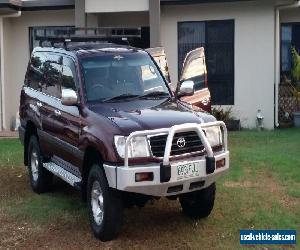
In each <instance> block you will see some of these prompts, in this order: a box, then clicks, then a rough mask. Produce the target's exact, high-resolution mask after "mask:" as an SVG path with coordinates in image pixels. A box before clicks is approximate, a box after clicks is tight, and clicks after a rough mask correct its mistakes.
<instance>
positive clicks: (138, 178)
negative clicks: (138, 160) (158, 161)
mask: <svg viewBox="0 0 300 250" xmlns="http://www.w3.org/2000/svg"><path fill="white" fill-rule="evenodd" d="M142 181H153V173H152V172H146V173H136V174H135V182H142Z"/></svg>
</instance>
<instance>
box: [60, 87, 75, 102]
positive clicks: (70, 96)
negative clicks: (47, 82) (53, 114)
mask: <svg viewBox="0 0 300 250" xmlns="http://www.w3.org/2000/svg"><path fill="white" fill-rule="evenodd" d="M61 103H62V104H63V105H66V106H74V105H77V103H78V97H77V94H76V92H75V91H74V90H73V89H63V90H62V91H61Z"/></svg>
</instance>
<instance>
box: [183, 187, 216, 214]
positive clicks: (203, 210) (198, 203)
mask: <svg viewBox="0 0 300 250" xmlns="http://www.w3.org/2000/svg"><path fill="white" fill-rule="evenodd" d="M215 194H216V184H215V183H213V184H211V185H210V186H209V187H207V188H204V189H202V190H199V191H195V192H192V193H187V194H182V195H181V196H180V197H179V201H180V204H181V207H182V210H183V213H184V214H186V215H187V216H189V217H192V218H195V219H199V218H206V217H208V216H209V215H210V213H211V211H212V209H213V207H214V201H215Z"/></svg>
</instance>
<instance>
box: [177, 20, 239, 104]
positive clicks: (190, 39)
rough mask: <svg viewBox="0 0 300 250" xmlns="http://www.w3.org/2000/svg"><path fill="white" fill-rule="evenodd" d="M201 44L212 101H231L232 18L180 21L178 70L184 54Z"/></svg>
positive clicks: (230, 102) (232, 64) (227, 102)
mask: <svg viewBox="0 0 300 250" xmlns="http://www.w3.org/2000/svg"><path fill="white" fill-rule="evenodd" d="M198 47H204V49H205V55H206V64H207V72H208V86H209V89H210V92H211V96H212V103H213V104H214V105H233V104H234V20H222V21H203V22H179V23H178V72H179V75H180V74H181V71H182V64H183V61H184V58H185V56H186V54H187V53H188V52H189V51H191V50H194V49H196V48H198Z"/></svg>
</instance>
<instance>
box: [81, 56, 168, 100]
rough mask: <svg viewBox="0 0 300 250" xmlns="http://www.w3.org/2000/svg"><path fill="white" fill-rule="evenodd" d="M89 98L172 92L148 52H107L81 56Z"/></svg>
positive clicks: (100, 98) (98, 98)
mask: <svg viewBox="0 0 300 250" xmlns="http://www.w3.org/2000/svg"><path fill="white" fill-rule="evenodd" d="M81 64H82V68H83V75H84V82H85V89H86V96H87V100H88V101H92V102H95V101H99V102H101V101H104V100H107V99H109V98H114V97H117V96H121V95H128V96H144V95H147V94H149V93H151V92H157V93H158V94H159V93H166V94H169V90H168V88H167V86H166V83H165V81H164V79H163V77H162V76H161V74H160V72H159V70H158V69H157V67H156V65H155V64H154V63H153V61H152V60H151V58H150V57H149V55H148V54H146V53H140V52H139V53H120V54H116V53H107V54H104V55H99V56H95V57H87V58H84V59H82V60H81Z"/></svg>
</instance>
